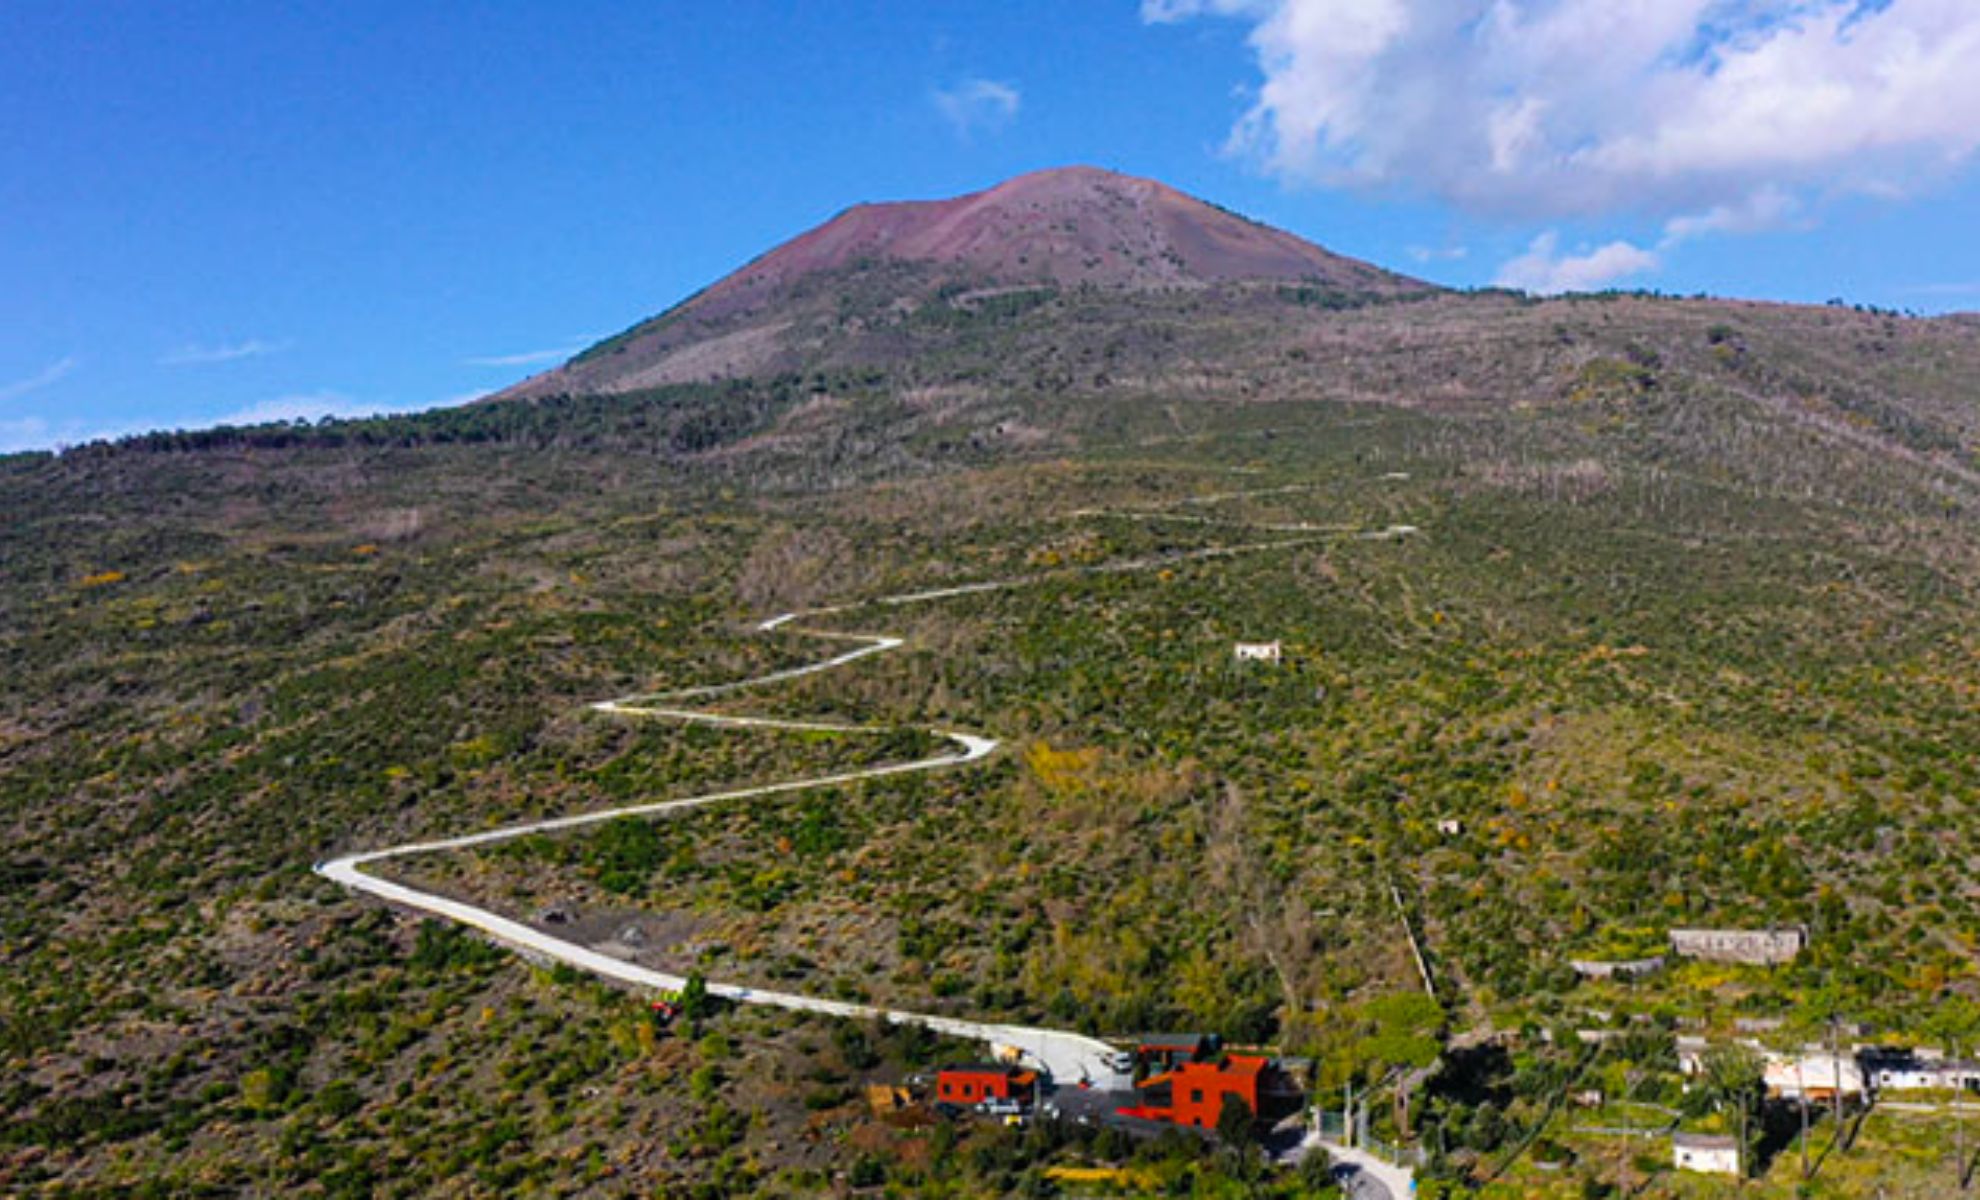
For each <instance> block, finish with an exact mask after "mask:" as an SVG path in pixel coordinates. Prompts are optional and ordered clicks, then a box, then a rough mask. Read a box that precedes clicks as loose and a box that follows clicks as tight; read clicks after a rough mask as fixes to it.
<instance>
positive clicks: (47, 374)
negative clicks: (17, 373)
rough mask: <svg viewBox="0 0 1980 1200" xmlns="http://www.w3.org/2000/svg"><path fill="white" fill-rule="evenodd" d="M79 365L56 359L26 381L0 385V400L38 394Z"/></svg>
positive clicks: (67, 359) (70, 361)
mask: <svg viewBox="0 0 1980 1200" xmlns="http://www.w3.org/2000/svg"><path fill="white" fill-rule="evenodd" d="M79 365H80V364H79V363H77V361H76V360H75V359H74V358H73V357H70V358H64V359H58V360H57V361H55V362H52V363H49V364H48V365H47V366H45V367H43V368H42V369H41V370H39V371H36V372H35V373H34V374H32V375H30V376H28V377H27V378H26V379H16V380H14V381H13V382H12V383H0V400H12V399H14V398H15V397H18V396H25V395H27V394H28V393H29V392H38V391H40V390H41V389H42V388H45V387H47V386H48V385H49V384H52V383H55V382H57V381H59V380H60V379H62V378H63V377H64V376H66V375H68V374H69V373H70V372H71V371H74V370H75V369H76V367H77V366H79Z"/></svg>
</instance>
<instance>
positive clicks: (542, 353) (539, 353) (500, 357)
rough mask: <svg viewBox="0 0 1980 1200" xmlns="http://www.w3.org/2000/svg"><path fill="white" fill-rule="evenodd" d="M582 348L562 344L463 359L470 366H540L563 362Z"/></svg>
mask: <svg viewBox="0 0 1980 1200" xmlns="http://www.w3.org/2000/svg"><path fill="white" fill-rule="evenodd" d="M582 349H584V347H583V346H561V347H558V348H557V349H554V350H524V351H522V352H521V353H519V354H484V355H480V356H478V357H475V358H464V359H462V360H461V361H462V362H464V363H466V364H467V365H468V366H470V367H538V366H542V365H544V364H546V363H559V362H563V361H564V360H565V359H567V358H569V357H571V356H572V355H573V354H576V353H577V352H578V351H580V350H582Z"/></svg>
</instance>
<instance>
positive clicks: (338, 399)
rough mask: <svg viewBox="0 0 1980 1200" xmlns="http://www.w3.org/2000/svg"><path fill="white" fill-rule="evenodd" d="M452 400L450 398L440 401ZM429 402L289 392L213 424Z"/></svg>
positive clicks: (351, 413) (383, 412)
mask: <svg viewBox="0 0 1980 1200" xmlns="http://www.w3.org/2000/svg"><path fill="white" fill-rule="evenodd" d="M441 403H443V404H445V403H453V401H441ZM431 407H433V405H432V404H430V403H421V404H403V403H397V402H394V401H390V400H360V399H357V398H356V397H353V396H349V395H346V394H344V393H343V392H340V391H336V390H335V389H332V388H321V389H319V390H317V391H313V392H290V393H287V394H285V395H281V396H272V397H270V398H269V399H266V400H258V401H256V402H255V403H253V404H250V405H248V406H247V407H245V408H239V409H235V410H234V411H233V412H230V413H226V414H224V415H222V416H220V417H217V418H215V419H214V421H213V422H212V423H213V424H215V425H266V424H268V423H270V422H273V421H316V420H321V419H322V418H324V417H382V416H388V415H391V414H393V413H406V412H419V411H421V410H423V409H426V408H431Z"/></svg>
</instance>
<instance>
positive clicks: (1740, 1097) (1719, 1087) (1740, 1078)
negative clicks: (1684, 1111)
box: [1699, 1043, 1767, 1178]
mask: <svg viewBox="0 0 1980 1200" xmlns="http://www.w3.org/2000/svg"><path fill="white" fill-rule="evenodd" d="M1699 1071H1700V1076H1701V1078H1700V1081H1699V1088H1700V1090H1701V1091H1703V1093H1704V1095H1705V1098H1706V1100H1707V1102H1708V1103H1710V1104H1711V1106H1712V1107H1713V1108H1714V1109H1716V1110H1717V1111H1719V1112H1722V1113H1726V1114H1727V1115H1728V1117H1729V1118H1730V1119H1731V1120H1732V1121H1734V1122H1735V1123H1736V1124H1737V1126H1738V1128H1739V1134H1738V1137H1739V1172H1740V1176H1741V1178H1744V1177H1745V1176H1746V1175H1747V1173H1748V1172H1750V1171H1751V1170H1752V1165H1753V1141H1754V1138H1755V1136H1756V1135H1757V1134H1758V1133H1759V1130H1760V1122H1759V1120H1758V1118H1759V1116H1760V1109H1761V1106H1762V1104H1764V1103H1765V1101H1766V1098H1767V1081H1766V1071H1765V1068H1764V1067H1763V1065H1762V1063H1761V1061H1760V1055H1759V1053H1758V1052H1756V1051H1755V1050H1753V1048H1752V1047H1750V1046H1741V1045H1738V1044H1723V1043H1722V1044H1720V1045H1715V1046H1713V1047H1712V1048H1711V1049H1709V1050H1707V1051H1706V1052H1705V1055H1704V1057H1703V1058H1702V1059H1701V1060H1700V1061H1699Z"/></svg>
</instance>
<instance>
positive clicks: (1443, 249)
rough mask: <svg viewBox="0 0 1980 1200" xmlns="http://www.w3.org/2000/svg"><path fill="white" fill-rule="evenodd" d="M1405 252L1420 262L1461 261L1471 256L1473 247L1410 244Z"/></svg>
mask: <svg viewBox="0 0 1980 1200" xmlns="http://www.w3.org/2000/svg"><path fill="white" fill-rule="evenodd" d="M1403 253H1405V254H1407V255H1409V256H1410V258H1411V259H1413V260H1414V261H1416V262H1420V263H1433V262H1459V261H1461V260H1463V259H1465V258H1468V257H1470V255H1471V249H1470V247H1468V246H1409V247H1406V248H1405V249H1404V251H1403Z"/></svg>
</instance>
